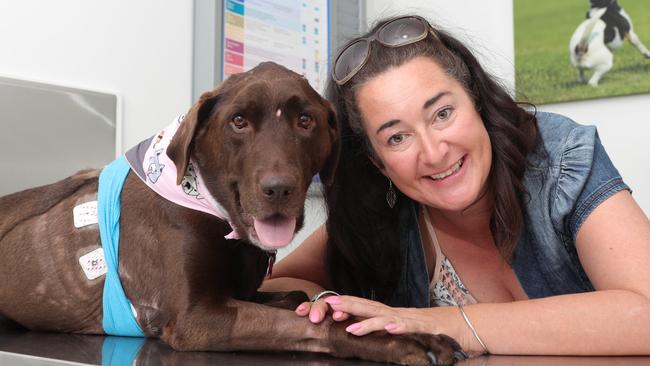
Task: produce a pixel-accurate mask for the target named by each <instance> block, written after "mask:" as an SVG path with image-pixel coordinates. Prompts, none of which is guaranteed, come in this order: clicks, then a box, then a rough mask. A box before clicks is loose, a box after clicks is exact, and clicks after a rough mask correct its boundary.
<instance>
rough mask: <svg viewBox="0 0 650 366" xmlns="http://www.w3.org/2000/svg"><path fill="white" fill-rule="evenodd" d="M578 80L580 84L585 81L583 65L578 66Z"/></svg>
mask: <svg viewBox="0 0 650 366" xmlns="http://www.w3.org/2000/svg"><path fill="white" fill-rule="evenodd" d="M578 82H579V83H581V84H584V83H586V82H587V77H586V76H585V69H584V68H583V67H578Z"/></svg>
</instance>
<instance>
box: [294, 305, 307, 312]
mask: <svg viewBox="0 0 650 366" xmlns="http://www.w3.org/2000/svg"><path fill="white" fill-rule="evenodd" d="M305 309H307V306H306V305H305V304H300V306H298V308H297V309H296V311H299V312H301V313H302V312H303V311H305Z"/></svg>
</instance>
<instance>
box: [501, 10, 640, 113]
mask: <svg viewBox="0 0 650 366" xmlns="http://www.w3.org/2000/svg"><path fill="white" fill-rule="evenodd" d="M514 16H515V69H516V76H515V78H516V91H517V98H518V99H519V100H526V101H529V102H532V103H535V104H544V103H552V102H562V101H569V100H577V99H590V98H601V97H609V96H617V95H626V94H637V93H648V92H650V51H649V50H648V47H650V1H648V0H546V1H531V0H514Z"/></svg>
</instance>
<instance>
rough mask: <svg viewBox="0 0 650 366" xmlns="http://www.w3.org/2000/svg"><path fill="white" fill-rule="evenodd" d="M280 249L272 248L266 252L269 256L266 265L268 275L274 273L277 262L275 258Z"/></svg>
mask: <svg viewBox="0 0 650 366" xmlns="http://www.w3.org/2000/svg"><path fill="white" fill-rule="evenodd" d="M277 254H278V251H277V250H271V251H268V252H266V255H268V256H269V263H268V264H267V266H266V277H271V274H272V273H273V265H274V264H275V259H276V257H277Z"/></svg>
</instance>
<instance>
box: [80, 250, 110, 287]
mask: <svg viewBox="0 0 650 366" xmlns="http://www.w3.org/2000/svg"><path fill="white" fill-rule="evenodd" d="M79 264H80V265H81V268H82V269H83V271H84V273H85V274H86V277H87V278H88V279H89V280H94V279H95V278H98V277H101V276H103V275H105V274H106V271H107V270H108V269H107V267H106V261H105V260H104V250H103V249H102V248H97V249H95V250H93V251H92V252H90V253H88V254H86V255H82V256H81V257H79Z"/></svg>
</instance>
